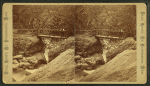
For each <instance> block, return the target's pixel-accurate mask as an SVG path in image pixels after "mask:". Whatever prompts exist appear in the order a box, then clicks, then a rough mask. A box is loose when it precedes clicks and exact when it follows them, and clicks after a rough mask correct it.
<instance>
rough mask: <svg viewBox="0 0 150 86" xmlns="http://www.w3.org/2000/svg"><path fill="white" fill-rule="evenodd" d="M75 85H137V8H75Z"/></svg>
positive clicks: (91, 6) (98, 6)
mask: <svg viewBox="0 0 150 86" xmlns="http://www.w3.org/2000/svg"><path fill="white" fill-rule="evenodd" d="M74 33H75V81H76V82H136V81H137V80H136V79H137V65H136V64H137V60H136V59H137V57H136V5H75V29H74Z"/></svg>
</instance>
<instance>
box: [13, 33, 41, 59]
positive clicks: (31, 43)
mask: <svg viewBox="0 0 150 86" xmlns="http://www.w3.org/2000/svg"><path fill="white" fill-rule="evenodd" d="M43 48H44V43H43V42H42V40H41V38H38V37H36V36H29V37H28V36H24V35H20V36H17V37H14V38H13V56H15V55H20V54H22V55H24V56H31V55H32V54H34V53H36V52H39V51H42V50H43Z"/></svg>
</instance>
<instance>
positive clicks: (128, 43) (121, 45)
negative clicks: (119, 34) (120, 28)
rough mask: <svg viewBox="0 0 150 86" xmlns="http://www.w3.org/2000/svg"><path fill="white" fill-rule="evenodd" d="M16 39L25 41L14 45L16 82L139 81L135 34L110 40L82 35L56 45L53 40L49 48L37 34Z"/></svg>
mask: <svg viewBox="0 0 150 86" xmlns="http://www.w3.org/2000/svg"><path fill="white" fill-rule="evenodd" d="M35 38H36V39H35ZM14 39H15V40H21V41H24V42H20V44H17V43H16V41H14V44H15V43H16V44H15V45H18V46H17V48H16V46H15V47H14V49H15V51H14V52H15V53H14V56H13V81H22V82H36V81H37V82H40V81H48V82H72V81H73V82H95V81H98V82H99V81H118V80H119V81H136V41H135V40H134V39H133V38H132V37H128V38H126V39H124V40H107V39H99V38H97V37H95V36H93V35H89V34H83V35H77V36H75V37H73V36H72V37H69V38H67V39H66V40H63V41H60V42H59V43H57V46H56V44H52V43H50V44H49V45H51V46H52V47H49V48H46V44H45V43H44V42H43V41H42V40H41V39H40V38H37V37H36V36H29V35H28V36H24V37H23V38H17V37H16V38H15V37H14ZM25 41H27V42H25ZM20 46H21V47H20ZM22 46H23V47H24V48H22ZM18 47H20V48H18ZM19 49H21V50H19ZM20 52H21V53H20ZM95 74H96V75H95Z"/></svg>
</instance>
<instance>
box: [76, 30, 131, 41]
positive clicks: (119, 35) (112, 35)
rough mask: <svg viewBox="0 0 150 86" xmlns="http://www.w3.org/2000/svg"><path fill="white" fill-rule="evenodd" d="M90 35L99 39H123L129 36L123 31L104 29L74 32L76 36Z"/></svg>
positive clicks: (128, 33) (129, 34)
mask: <svg viewBox="0 0 150 86" xmlns="http://www.w3.org/2000/svg"><path fill="white" fill-rule="evenodd" d="M88 32H89V33H91V34H93V35H95V36H96V37H98V38H100V39H104V38H105V39H125V38H126V37H127V36H131V33H130V32H125V31H121V30H120V31H112V30H106V29H99V30H96V29H95V30H79V31H76V33H77V34H83V33H88Z"/></svg>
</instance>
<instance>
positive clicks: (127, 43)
mask: <svg viewBox="0 0 150 86" xmlns="http://www.w3.org/2000/svg"><path fill="white" fill-rule="evenodd" d="M135 47H136V42H135V40H134V39H133V38H132V37H128V38H126V39H125V40H123V42H122V43H120V44H119V45H118V47H117V48H115V49H112V50H110V51H108V52H107V53H106V58H107V62H108V61H110V60H111V59H112V58H114V57H115V56H116V55H118V54H119V53H121V52H123V51H124V50H127V49H132V48H133V49H136V48H135Z"/></svg>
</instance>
